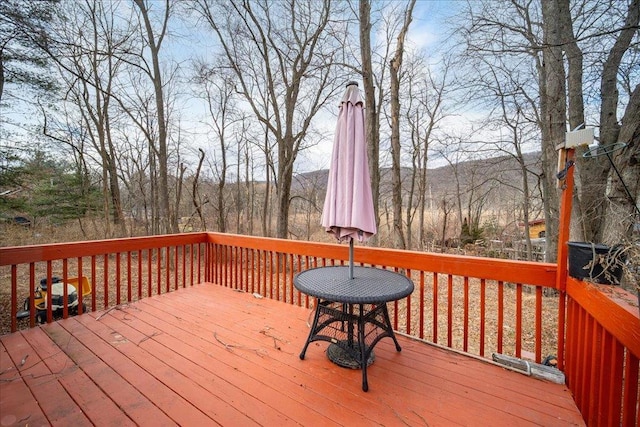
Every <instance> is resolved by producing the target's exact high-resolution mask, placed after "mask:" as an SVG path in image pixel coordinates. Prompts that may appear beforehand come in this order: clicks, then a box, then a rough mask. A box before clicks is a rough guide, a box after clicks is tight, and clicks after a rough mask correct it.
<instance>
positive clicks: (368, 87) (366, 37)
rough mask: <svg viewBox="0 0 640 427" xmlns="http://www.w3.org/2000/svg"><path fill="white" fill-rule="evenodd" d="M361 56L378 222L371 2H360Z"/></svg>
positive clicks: (377, 133) (377, 137)
mask: <svg viewBox="0 0 640 427" xmlns="http://www.w3.org/2000/svg"><path fill="white" fill-rule="evenodd" d="M360 55H361V56H362V86H363V90H364V104H365V111H364V114H365V132H366V138H367V156H368V158H369V175H370V176H371V194H372V196H373V209H374V212H375V218H376V221H377V220H378V218H379V212H380V206H379V200H380V123H379V122H378V114H377V109H376V95H375V84H374V79H373V66H372V64H371V2H370V1H369V0H360ZM374 239H377V236H373V237H372V238H371V239H370V240H371V243H372V244H375V243H376V242H375V240H374Z"/></svg>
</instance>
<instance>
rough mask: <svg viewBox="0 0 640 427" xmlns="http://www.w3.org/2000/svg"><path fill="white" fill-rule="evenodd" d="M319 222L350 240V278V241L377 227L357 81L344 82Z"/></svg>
mask: <svg viewBox="0 0 640 427" xmlns="http://www.w3.org/2000/svg"><path fill="white" fill-rule="evenodd" d="M322 226H323V227H324V228H325V229H326V230H327V232H329V233H332V234H333V235H334V236H335V237H336V238H337V239H338V241H339V242H342V241H344V240H345V239H346V240H348V242H349V267H350V268H349V277H350V278H353V242H354V240H355V239H357V240H358V241H360V242H364V241H367V240H368V239H369V237H371V236H373V235H374V234H375V233H376V231H377V229H376V220H375V212H374V209H373V197H372V195H371V178H370V175H369V164H368V160H367V144H366V138H365V130H364V106H363V102H362V97H361V96H360V90H359V89H358V84H357V83H356V82H349V83H347V88H346V90H345V93H344V95H343V97H342V101H341V103H340V112H339V114H338V121H337V125H336V132H335V136H334V140H333V152H332V155H331V163H330V166H329V179H328V182H327V195H326V197H325V200H324V207H323V210H322Z"/></svg>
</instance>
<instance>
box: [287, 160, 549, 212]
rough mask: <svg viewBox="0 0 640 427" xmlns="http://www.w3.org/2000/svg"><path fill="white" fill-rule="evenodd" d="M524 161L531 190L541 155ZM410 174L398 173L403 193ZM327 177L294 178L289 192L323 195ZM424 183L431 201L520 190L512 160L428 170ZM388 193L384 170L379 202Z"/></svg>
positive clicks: (307, 174) (387, 175)
mask: <svg viewBox="0 0 640 427" xmlns="http://www.w3.org/2000/svg"><path fill="white" fill-rule="evenodd" d="M524 160H525V164H526V165H527V168H528V170H529V171H530V173H529V177H528V179H529V184H530V186H531V188H533V186H535V185H536V184H537V176H539V175H540V172H541V169H540V160H541V153H540V152H533V153H527V154H525V155H524ZM411 173H412V169H411V168H404V169H403V170H402V180H403V189H404V190H406V191H409V183H410V180H411ZM328 174H329V171H328V170H327V169H321V170H317V171H312V172H305V173H301V174H297V175H295V176H294V178H293V184H292V188H291V190H292V193H293V194H299V193H309V192H310V191H315V192H316V193H318V194H324V193H325V191H326V186H327V178H328ZM456 177H457V178H456ZM427 181H428V186H429V189H430V190H429V191H428V192H430V198H431V199H432V200H442V199H443V198H444V197H447V196H449V197H450V196H452V195H455V194H457V193H458V187H459V188H460V191H461V192H462V193H464V192H467V191H471V190H472V189H476V190H479V189H483V188H484V189H486V188H487V187H488V186H490V187H492V188H494V189H496V190H499V189H500V188H501V187H503V190H501V191H495V192H494V193H495V195H494V197H497V198H498V199H499V198H501V197H504V196H506V195H508V194H511V192H513V191H516V190H519V189H521V188H522V177H521V172H520V166H519V165H518V162H517V161H516V159H515V158H514V157H513V156H501V157H493V158H487V159H483V160H471V161H466V162H462V163H458V164H457V165H455V166H451V165H446V166H441V167H438V168H433V169H428V171H427ZM390 189H391V169H390V168H384V169H382V170H381V188H380V193H381V198H384V196H385V194H390Z"/></svg>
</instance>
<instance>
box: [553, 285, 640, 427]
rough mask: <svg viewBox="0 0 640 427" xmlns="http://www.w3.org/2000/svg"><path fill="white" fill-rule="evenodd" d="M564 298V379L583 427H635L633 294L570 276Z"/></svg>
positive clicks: (639, 345) (639, 328) (639, 353)
mask: <svg viewBox="0 0 640 427" xmlns="http://www.w3.org/2000/svg"><path fill="white" fill-rule="evenodd" d="M567 295H568V304H567V322H566V324H567V330H566V336H567V351H566V368H565V376H566V382H567V385H568V386H569V388H570V389H571V391H572V392H573V396H574V400H575V401H576V405H577V406H578V408H579V409H580V412H581V413H582V416H583V417H584V419H585V420H586V421H587V425H594V426H637V425H638V423H640V414H639V410H640V409H639V408H638V405H639V402H638V392H639V391H638V388H639V380H640V377H639V376H638V365H639V362H638V359H639V357H640V319H639V318H638V307H637V306H632V305H631V304H629V302H630V301H629V300H628V298H630V297H631V298H633V297H632V295H631V294H628V293H625V292H624V291H622V290H620V289H618V288H617V287H607V286H604V287H597V286H593V285H590V284H588V283H586V282H580V281H578V280H575V279H572V278H568V280H567ZM622 297H626V299H627V300H626V301H625V300H624V299H623V298H622Z"/></svg>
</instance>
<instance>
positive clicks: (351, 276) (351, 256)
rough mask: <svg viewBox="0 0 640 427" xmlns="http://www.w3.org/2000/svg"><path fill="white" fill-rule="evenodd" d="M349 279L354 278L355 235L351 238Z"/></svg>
mask: <svg viewBox="0 0 640 427" xmlns="http://www.w3.org/2000/svg"><path fill="white" fill-rule="evenodd" d="M349 279H353V237H351V238H349Z"/></svg>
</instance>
